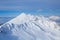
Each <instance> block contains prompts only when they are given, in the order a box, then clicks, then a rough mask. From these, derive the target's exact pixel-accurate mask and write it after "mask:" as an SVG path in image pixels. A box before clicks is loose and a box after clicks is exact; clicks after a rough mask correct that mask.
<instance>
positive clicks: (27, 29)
mask: <svg viewBox="0 0 60 40" xmlns="http://www.w3.org/2000/svg"><path fill="white" fill-rule="evenodd" d="M0 40H60V27H59V26H58V25H57V23H56V22H53V21H51V20H50V19H49V18H46V17H44V16H34V15H30V14H25V13H22V14H20V15H19V16H17V17H16V18H14V19H12V20H11V21H9V22H7V23H5V24H3V25H2V26H0Z"/></svg>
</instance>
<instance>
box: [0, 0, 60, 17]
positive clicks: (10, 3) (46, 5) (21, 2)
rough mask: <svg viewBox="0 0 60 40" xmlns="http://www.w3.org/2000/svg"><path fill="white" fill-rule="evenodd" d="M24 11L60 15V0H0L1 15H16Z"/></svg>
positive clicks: (35, 13)
mask: <svg viewBox="0 0 60 40" xmlns="http://www.w3.org/2000/svg"><path fill="white" fill-rule="evenodd" d="M22 12H25V13H30V14H34V15H39V14H40V15H44V16H50V15H57V16H60V0H0V17H15V16H17V15H19V14H20V13H22Z"/></svg>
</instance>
